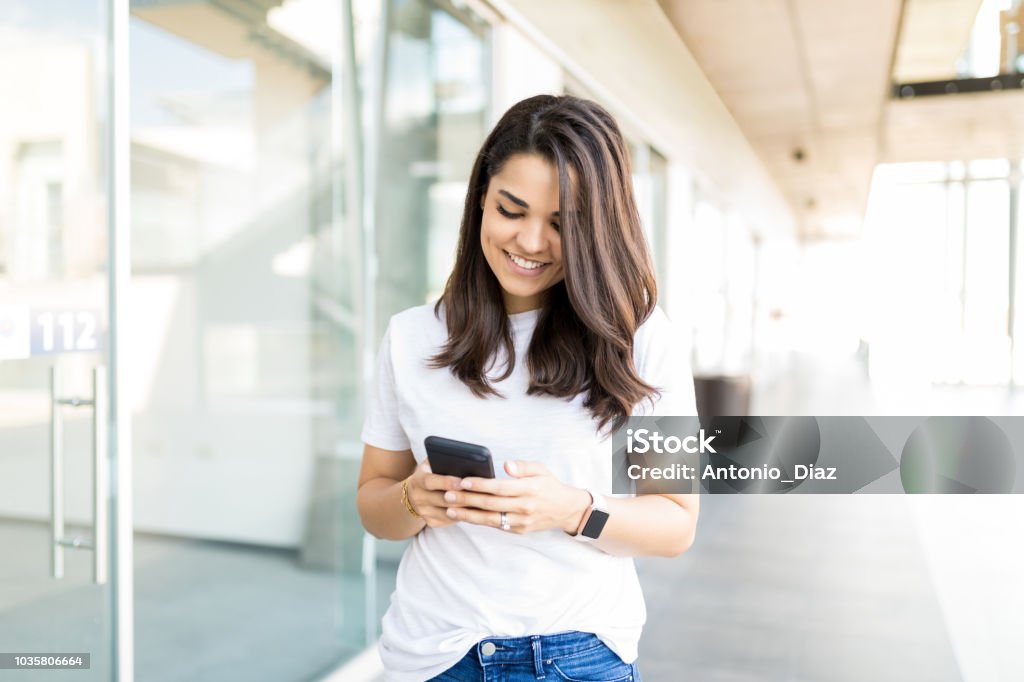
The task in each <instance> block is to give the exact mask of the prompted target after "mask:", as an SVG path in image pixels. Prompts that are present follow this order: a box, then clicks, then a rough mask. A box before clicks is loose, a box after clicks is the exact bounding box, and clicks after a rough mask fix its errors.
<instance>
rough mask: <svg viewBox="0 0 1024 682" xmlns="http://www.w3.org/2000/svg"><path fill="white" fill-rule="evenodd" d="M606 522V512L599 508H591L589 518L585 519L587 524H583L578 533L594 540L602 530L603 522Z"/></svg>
mask: <svg viewBox="0 0 1024 682" xmlns="http://www.w3.org/2000/svg"><path fill="white" fill-rule="evenodd" d="M606 523H608V512H603V511H601V510H600V509H593V510H591V512H590V518H589V519H587V524H586V525H585V526H583V530H582V531H581V532H580V535H583V536H584V537H588V538H591V539H593V540H596V539H597V538H598V537H600V536H601V531H602V530H604V524H606Z"/></svg>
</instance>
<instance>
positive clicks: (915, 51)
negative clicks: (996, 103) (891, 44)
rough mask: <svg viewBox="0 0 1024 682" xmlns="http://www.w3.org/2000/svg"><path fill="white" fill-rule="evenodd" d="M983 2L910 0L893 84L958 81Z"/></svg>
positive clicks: (975, 0)
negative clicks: (958, 68) (960, 61)
mask: <svg viewBox="0 0 1024 682" xmlns="http://www.w3.org/2000/svg"><path fill="white" fill-rule="evenodd" d="M981 2H982V0H910V1H909V2H907V7H906V10H905V11H904V16H903V29H902V31H900V45H899V48H898V50H897V53H896V63H895V64H893V69H892V76H893V81H895V82H897V83H919V82H921V81H937V80H946V79H951V78H956V62H957V60H958V59H959V58H960V56H961V55H963V53H964V50H965V49H966V48H967V42H968V40H969V39H970V37H971V27H972V26H973V25H974V17H976V16H977V14H978V8H979V7H981Z"/></svg>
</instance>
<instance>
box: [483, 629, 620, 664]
mask: <svg viewBox="0 0 1024 682" xmlns="http://www.w3.org/2000/svg"><path fill="white" fill-rule="evenodd" d="M601 645H602V644H601V640H600V639H598V637H597V635H595V634H593V633H590V632H577V631H575V630H573V631H569V632H557V633H555V634H552V635H532V636H529V637H488V638H487V639H482V640H480V641H479V642H477V644H476V646H475V649H476V653H477V655H478V656H479V658H480V662H481V663H514V662H523V661H535V662H538V663H539V662H540V660H541V659H551V658H561V657H563V656H568V655H570V654H578V653H581V652H583V651H588V650H590V649H594V648H596V647H599V646H601ZM492 647H493V649H492Z"/></svg>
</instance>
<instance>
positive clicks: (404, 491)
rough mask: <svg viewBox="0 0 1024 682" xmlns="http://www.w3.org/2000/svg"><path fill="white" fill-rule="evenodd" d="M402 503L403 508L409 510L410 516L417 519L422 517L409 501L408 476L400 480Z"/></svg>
mask: <svg viewBox="0 0 1024 682" xmlns="http://www.w3.org/2000/svg"><path fill="white" fill-rule="evenodd" d="M402 504H404V505H405V509H406V511H408V512H409V515H410V516H412V517H414V518H417V519H422V518H423V517H422V516H420V515H419V512H417V511H416V510H415V509H413V508H412V502H410V501H409V479H408V478H407V479H405V480H404V481H402Z"/></svg>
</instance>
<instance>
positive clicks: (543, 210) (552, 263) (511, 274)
mask: <svg viewBox="0 0 1024 682" xmlns="http://www.w3.org/2000/svg"><path fill="white" fill-rule="evenodd" d="M482 208H483V220H482V222H481V226H480V246H481V248H482V249H483V252H484V257H485V258H486V259H487V263H488V265H490V266H491V271H492V272H493V273H494V276H495V277H497V278H498V283H499V284H501V290H502V295H503V296H504V299H505V310H506V312H508V313H509V314H514V313H521V312H525V311H527V310H534V309H536V308H539V307H541V303H542V301H543V297H544V292H545V291H547V290H548V289H549V288H550V287H552V286H554V285H555V284H558V283H559V282H561V281H562V280H563V279H564V278H565V273H564V271H563V270H562V240H561V237H560V235H559V212H558V211H559V207H558V171H557V169H556V168H555V166H554V165H553V164H552V163H550V162H548V161H547V160H546V159H544V158H543V157H541V156H538V155H537V154H516V155H515V156H511V157H509V158H508V159H507V160H506V161H505V164H504V165H503V166H502V168H501V172H499V173H496V174H495V175H493V176H492V177H491V181H490V184H489V185H488V186H487V194H486V195H484V198H483V206H482Z"/></svg>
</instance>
